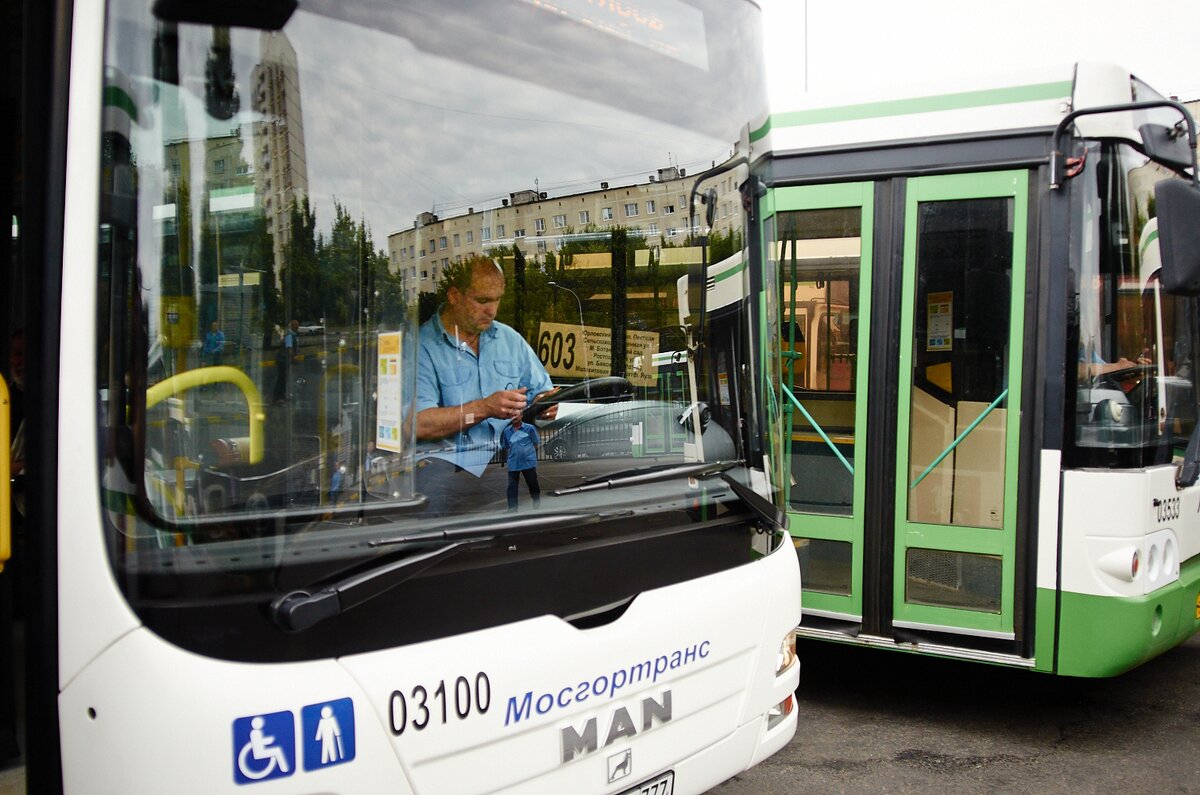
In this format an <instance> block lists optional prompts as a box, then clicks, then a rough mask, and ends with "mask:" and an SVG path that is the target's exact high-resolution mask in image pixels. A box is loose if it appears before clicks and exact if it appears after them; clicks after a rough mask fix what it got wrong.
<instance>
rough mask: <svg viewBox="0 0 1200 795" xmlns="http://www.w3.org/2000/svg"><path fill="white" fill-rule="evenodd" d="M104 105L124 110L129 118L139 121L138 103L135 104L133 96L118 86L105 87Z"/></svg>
mask: <svg viewBox="0 0 1200 795" xmlns="http://www.w3.org/2000/svg"><path fill="white" fill-rule="evenodd" d="M104 105H105V107H113V108H118V109H120V110H123V111H125V113H126V114H128V115H129V118H131V119H133V120H134V121H137V116H138V114H137V105H135V104H133V97H131V96H129V94H128V93H126V92H125V91H124V90H122V89H120V88H118V87H117V86H105V87H104Z"/></svg>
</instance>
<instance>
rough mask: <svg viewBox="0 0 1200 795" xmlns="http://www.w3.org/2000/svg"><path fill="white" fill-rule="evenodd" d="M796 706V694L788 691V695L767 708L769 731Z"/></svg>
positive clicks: (781, 721)
mask: <svg viewBox="0 0 1200 795" xmlns="http://www.w3.org/2000/svg"><path fill="white" fill-rule="evenodd" d="M795 708H796V694H795V693H788V697H787V698H785V699H784V700H783V701H780V702H779V703H778V704H776V705H775V706H773V707H771V708H770V709H769V710H767V731H770V730H771V729H774V728H775V727H776V726H778V725H779V724H780V723H783V721H784V719H785V718H787V716H788V715H791V714H792V710H794V709H795Z"/></svg>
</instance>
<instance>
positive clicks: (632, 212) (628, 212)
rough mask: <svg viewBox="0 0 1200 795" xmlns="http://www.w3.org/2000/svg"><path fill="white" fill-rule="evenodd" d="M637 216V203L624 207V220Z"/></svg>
mask: <svg viewBox="0 0 1200 795" xmlns="http://www.w3.org/2000/svg"><path fill="white" fill-rule="evenodd" d="M637 214H638V206H637V202H630V203H629V204H626V205H625V217H626V218H636V217H637Z"/></svg>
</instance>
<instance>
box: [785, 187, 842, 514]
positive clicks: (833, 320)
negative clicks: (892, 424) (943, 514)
mask: <svg viewBox="0 0 1200 795" xmlns="http://www.w3.org/2000/svg"><path fill="white" fill-rule="evenodd" d="M778 229H779V243H778V251H779V254H780V260H781V261H780V281H781V284H782V285H783V300H782V304H783V328H782V346H781V347H782V350H783V382H784V384H785V386H787V388H788V390H789V391H790V392H791V396H788V395H787V394H786V393H785V395H784V400H785V401H787V404H786V405H785V406H784V409H785V411H788V412H789V417H790V423H789V426H790V441H789V446H790V452H791V457H790V458H791V477H792V482H793V483H794V484H795V485H794V486H793V488H792V490H791V494H790V497H789V503H790V506H791V507H792V508H793V509H795V510H798V511H803V512H806V513H817V514H828V515H836V516H849V515H851V513H852V509H853V504H854V473H853V468H854V439H855V427H854V425H855V406H856V398H857V394H856V393H857V390H858V384H857V377H856V373H855V369H856V368H855V360H856V351H857V349H858V323H859V306H858V299H859V278H860V268H861V252H862V211H861V209H860V208H858V207H848V208H839V209H822V210H806V211H801V212H785V213H780V214H779V220H778ZM793 398H794V399H793Z"/></svg>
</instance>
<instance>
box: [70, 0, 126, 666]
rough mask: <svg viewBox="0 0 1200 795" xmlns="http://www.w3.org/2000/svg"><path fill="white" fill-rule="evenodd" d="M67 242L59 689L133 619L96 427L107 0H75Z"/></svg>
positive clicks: (124, 631) (115, 638) (121, 632)
mask: <svg viewBox="0 0 1200 795" xmlns="http://www.w3.org/2000/svg"><path fill="white" fill-rule="evenodd" d="M72 30H73V38H72V49H71V89H70V100H69V102H70V108H71V117H70V120H69V123H68V129H67V173H66V178H67V184H68V185H70V186H71V187H70V190H68V191H67V192H66V207H65V217H64V239H63V278H62V339H61V341H60V351H61V357H60V366H59V374H58V378H59V417H58V470H59V472H58V482H59V490H58V572H59V581H58V590H59V596H58V605H59V606H58V613H59V644H58V648H59V659H58V672H59V689H60V690H61V689H62V688H63V687H65V686H66V684H67V683H68V682H70V681H71V679H72V678H74V677H75V676H76V675H77V674H78V673H79V671H80V670H82V669H83V667H84V666H85V665H87V663H88V661H90V660H92V659H94V658H95V657H96V655H98V654H99V653H100V652H101V651H102V650H103V649H104V648H105V647H107V646H109V645H110V644H112V643H114V642H115V641H116V640H117V639H118V638H120V637H121V636H122V635H123V634H125V633H127V632H130V631H132V630H133V629H135V628H136V627H137V626H138V623H139V622H138V620H137V617H136V616H134V614H133V612H132V611H131V610H130V609H129V606H128V605H127V604H126V603H125V600H124V599H123V598H121V595H120V594H119V593H118V592H117V588H116V584H115V583H114V582H113V579H112V576H111V575H110V574H109V571H108V565H107V563H105V564H104V565H99V564H100V563H101V562H103V561H106V560H107V557H108V551H107V550H106V549H105V547H104V534H103V533H102V532H101V530H100V512H101V507H100V506H101V498H100V490H99V485H100V476H97V474H96V467H97V462H98V461H99V460H100V455H99V450H98V449H97V447H96V445H97V440H96V433H95V417H96V412H97V394H96V264H95V263H96V251H97V250H98V229H97V219H98V218H99V217H100V142H99V139H98V136H97V130H99V129H100V123H101V118H102V111H101V100H102V98H103V89H104V85H103V79H102V75H103V68H102V67H103V58H102V55H103V38H104V4H103V3H100V2H83V1H81V2H77V3H75V9H74V21H73V24H72Z"/></svg>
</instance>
